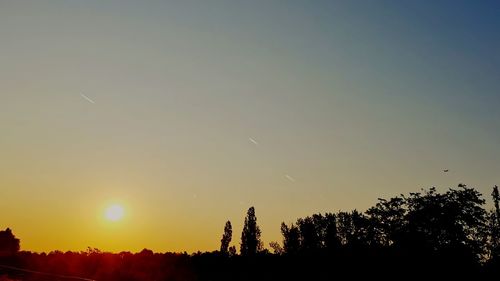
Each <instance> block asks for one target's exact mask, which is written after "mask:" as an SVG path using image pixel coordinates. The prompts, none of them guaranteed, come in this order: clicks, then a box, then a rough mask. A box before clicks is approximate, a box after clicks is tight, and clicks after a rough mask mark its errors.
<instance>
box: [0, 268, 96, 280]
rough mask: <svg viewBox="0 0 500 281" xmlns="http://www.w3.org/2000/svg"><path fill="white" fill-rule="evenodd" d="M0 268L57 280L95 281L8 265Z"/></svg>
mask: <svg viewBox="0 0 500 281" xmlns="http://www.w3.org/2000/svg"><path fill="white" fill-rule="evenodd" d="M0 267H1V268H5V269H10V270H15V271H20V272H27V273H33V274H39V275H45V276H51V277H58V278H63V279H73V280H82V281H97V280H95V279H88V278H82V277H77V276H70V275H59V274H53V273H48V272H42V271H35V270H30V269H26V268H20V267H15V266H10V265H3V264H0Z"/></svg>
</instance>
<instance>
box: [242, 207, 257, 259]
mask: <svg viewBox="0 0 500 281" xmlns="http://www.w3.org/2000/svg"><path fill="white" fill-rule="evenodd" d="M260 234H261V232H260V228H259V226H258V225H257V217H256V216H255V208H254V207H250V208H249V209H248V211H247V216H246V217H245V223H244V225H243V231H242V232H241V247H240V253H241V255H243V256H253V255H255V254H257V253H258V252H259V251H260V250H261V249H262V241H261V240H260Z"/></svg>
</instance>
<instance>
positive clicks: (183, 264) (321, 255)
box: [0, 184, 500, 281]
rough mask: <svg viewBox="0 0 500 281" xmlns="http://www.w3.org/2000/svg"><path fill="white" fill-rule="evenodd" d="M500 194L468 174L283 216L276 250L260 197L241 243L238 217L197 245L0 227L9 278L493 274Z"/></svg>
mask: <svg viewBox="0 0 500 281" xmlns="http://www.w3.org/2000/svg"><path fill="white" fill-rule="evenodd" d="M499 201H500V195H499V192H498V188H497V187H496V186H495V187H494V188H493V192H492V202H493V208H492V209H491V210H487V209H486V208H485V204H486V202H485V199H483V198H482V195H481V194H480V193H479V192H478V191H476V190H475V189H473V188H470V187H467V186H465V185H463V184H461V185H459V186H458V188H456V189H449V190H448V191H446V192H444V193H440V192H438V191H437V190H436V189H435V188H430V189H428V190H422V191H421V192H417V193H410V194H408V195H400V196H397V197H394V198H390V199H379V200H378V203H377V204H376V205H375V206H373V207H371V208H369V209H368V210H367V211H365V212H359V211H357V210H354V211H350V212H337V213H326V214H313V215H311V216H308V217H305V218H299V219H297V221H296V222H295V223H291V224H286V223H282V224H281V233H282V235H283V240H282V241H279V242H271V243H269V247H270V250H269V249H267V248H266V247H265V246H264V243H263V242H262V240H261V230H260V227H259V225H258V223H257V216H256V213H255V209H254V208H253V207H251V208H250V209H249V210H248V212H247V215H246V217H245V219H244V227H243V230H242V233H241V238H240V241H239V253H238V251H237V248H236V247H235V246H231V241H232V236H233V230H232V225H231V222H229V221H228V222H226V224H225V226H224V230H223V235H222V239H221V245H220V250H218V251H215V252H206V253H201V252H198V253H195V254H191V255H188V254H187V253H184V254H178V253H165V254H158V253H153V252H152V251H150V250H143V251H142V252H140V253H135V254H133V253H129V252H122V253H117V254H111V253H103V252H100V251H99V250H97V249H90V248H89V250H88V251H86V252H66V253H63V252H51V253H49V254H45V253H42V254H38V253H31V252H26V251H20V247H19V245H20V241H19V240H18V239H17V238H16V237H15V236H14V234H13V233H12V231H11V230H10V229H7V230H5V231H0V281H3V280H38V281H42V280H71V278H68V276H69V277H80V278H87V279H94V280H107V281H114V280H121V281H128V280H130V281H139V280H141V281H142V280H336V279H340V278H344V277H346V276H349V277H370V278H384V279H408V278H410V279H411V278H415V277H421V278H427V279H429V278H430V279H434V278H446V280H447V279H449V278H455V277H461V278H464V277H470V278H474V280H477V279H492V278H495V277H497V278H498V277H499V276H500V207H499ZM28 271H36V272H28ZM62 275H64V276H65V277H63V276H62ZM2 278H3V279H2ZM73 280H77V279H73Z"/></svg>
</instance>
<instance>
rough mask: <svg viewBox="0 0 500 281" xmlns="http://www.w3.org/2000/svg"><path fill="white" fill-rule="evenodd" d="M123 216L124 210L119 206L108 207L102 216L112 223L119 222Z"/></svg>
mask: <svg viewBox="0 0 500 281" xmlns="http://www.w3.org/2000/svg"><path fill="white" fill-rule="evenodd" d="M124 215H125V210H124V209H123V207H122V206H121V205H118V204H114V205H111V206H109V207H108V208H106V211H105V212H104V216H105V217H106V219H107V220H109V221H113V222H115V221H119V220H121V219H122V218H123V216H124Z"/></svg>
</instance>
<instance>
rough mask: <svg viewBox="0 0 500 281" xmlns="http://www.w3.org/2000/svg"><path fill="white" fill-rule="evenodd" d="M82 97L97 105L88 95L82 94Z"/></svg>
mask: <svg viewBox="0 0 500 281" xmlns="http://www.w3.org/2000/svg"><path fill="white" fill-rule="evenodd" d="M80 96H82V98H84V99H86V100H87V101H88V102H90V103H95V102H94V101H93V100H91V99H90V98H89V97H87V96H86V95H84V94H80Z"/></svg>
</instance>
